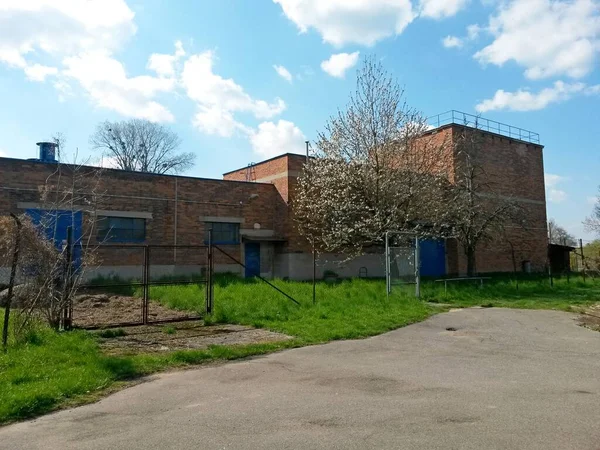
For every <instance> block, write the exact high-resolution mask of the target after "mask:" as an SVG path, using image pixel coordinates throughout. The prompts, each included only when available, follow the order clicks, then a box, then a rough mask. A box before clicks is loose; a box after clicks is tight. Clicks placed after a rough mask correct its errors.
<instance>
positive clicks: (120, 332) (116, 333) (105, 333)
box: [98, 328, 127, 339]
mask: <svg viewBox="0 0 600 450" xmlns="http://www.w3.org/2000/svg"><path fill="white" fill-rule="evenodd" d="M98 336H100V337H102V338H106V339H111V338H116V337H122V336H127V332H126V331H125V330H124V329H123V328H115V329H108V330H102V331H99V332H98Z"/></svg>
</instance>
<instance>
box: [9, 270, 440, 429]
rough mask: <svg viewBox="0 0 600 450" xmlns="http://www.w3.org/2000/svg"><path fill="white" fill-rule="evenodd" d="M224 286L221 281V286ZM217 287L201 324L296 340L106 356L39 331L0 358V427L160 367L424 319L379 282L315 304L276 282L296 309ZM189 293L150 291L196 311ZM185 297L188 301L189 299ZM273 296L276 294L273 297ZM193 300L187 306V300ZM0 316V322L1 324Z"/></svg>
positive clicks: (418, 307)
mask: <svg viewBox="0 0 600 450" xmlns="http://www.w3.org/2000/svg"><path fill="white" fill-rule="evenodd" d="M224 280H225V281H224ZM224 280H220V285H219V286H215V307H216V308H215V309H216V311H215V314H214V316H213V317H212V318H210V319H209V320H208V322H232V323H244V324H250V325H255V326H261V327H266V328H270V329H272V330H276V331H281V332H283V333H287V334H290V335H292V336H295V337H296V339H294V340H291V341H285V342H277V343H272V344H256V345H243V346H213V347H210V348H209V349H207V350H185V351H175V352H169V353H161V354H137V355H130V356H108V355H105V354H103V353H102V352H101V351H100V349H99V345H98V341H97V338H96V337H95V335H93V334H92V333H89V332H85V331H73V332H63V333H56V332H53V331H51V330H49V329H47V328H44V327H40V328H39V329H37V330H35V331H34V332H32V333H31V334H30V335H29V336H27V337H26V338H25V339H24V342H20V343H12V345H11V346H10V347H9V351H8V353H7V354H3V353H0V423H6V422H9V421H13V420H18V419H24V418H28V417H33V416H36V415H39V414H42V413H45V412H48V411H51V410H53V409H56V408H57V407H60V406H66V405H68V406H70V405H76V404H81V403H86V402H89V401H91V400H94V399H96V398H98V397H99V396H100V395H102V394H104V393H105V392H107V390H108V391H110V389H114V388H115V387H118V386H119V384H120V383H121V382H124V381H127V380H132V379H135V378H139V377H140V376H142V375H146V374H150V373H153V372H157V371H160V370H165V369H167V368H173V367H181V366H185V365H192V364H199V363H203V362H207V361H214V360H227V359H236V358H242V357H246V356H250V355H259V354H264V353H268V352H272V351H276V350H279V349H283V348H289V347H297V346H301V345H307V344H313V343H318V342H327V341H329V340H333V339H349V338H358V337H365V336H371V335H375V334H379V333H382V332H385V331H388V330H391V329H394V328H398V327H401V326H404V325H407V324H409V323H413V322H417V321H420V320H423V319H425V318H426V317H428V316H429V315H430V314H431V308H428V307H427V306H426V305H425V304H423V303H422V302H419V301H417V300H415V299H414V298H410V297H403V296H401V295H396V296H393V297H392V299H391V300H390V301H389V302H388V301H387V300H386V297H385V286H384V284H383V283H382V282H381V281H363V280H355V281H349V282H344V283H340V284H338V285H334V286H327V285H320V286H319V289H318V293H319V296H320V300H319V303H318V304H317V305H313V304H312V299H311V298H310V297H309V296H307V294H310V292H311V287H310V285H308V284H305V283H286V282H278V284H280V285H281V286H282V287H284V288H285V289H287V290H288V291H289V293H290V294H292V295H296V296H297V297H298V300H299V301H301V305H300V306H297V305H295V304H293V303H292V302H290V301H289V300H288V299H286V298H285V297H283V296H282V295H281V294H279V293H277V292H275V291H273V290H272V289H271V288H270V287H268V286H266V285H264V284H263V283H260V284H259V283H256V284H254V283H247V282H238V283H231V282H230V280H228V279H224ZM194 289H200V288H199V287H197V286H169V287H168V288H167V289H164V288H163V287H155V288H153V291H152V293H151V294H152V296H154V298H159V296H160V299H161V302H163V303H165V304H167V305H170V306H172V307H175V306H176V307H179V308H190V309H196V308H198V307H199V306H200V305H197V304H196V302H198V299H199V298H202V296H198V295H195V294H197V293H196V292H194ZM190 294H193V295H190ZM275 294H276V295H275ZM194 299H195V300H194ZM2 315H3V314H2V311H1V310H0V320H1V319H2Z"/></svg>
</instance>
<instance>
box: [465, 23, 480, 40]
mask: <svg viewBox="0 0 600 450" xmlns="http://www.w3.org/2000/svg"><path fill="white" fill-rule="evenodd" d="M479 33H481V27H480V26H479V25H477V24H472V25H469V26H468V27H467V38H468V39H469V40H471V41H472V40H475V39H477V38H478V37H479Z"/></svg>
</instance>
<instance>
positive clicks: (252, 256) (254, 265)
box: [244, 242, 260, 278]
mask: <svg viewBox="0 0 600 450" xmlns="http://www.w3.org/2000/svg"><path fill="white" fill-rule="evenodd" d="M245 250H246V259H245V262H244V264H245V265H246V278H251V277H256V276H258V275H260V243H255V242H247V243H246V247H245Z"/></svg>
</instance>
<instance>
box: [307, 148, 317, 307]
mask: <svg viewBox="0 0 600 450" xmlns="http://www.w3.org/2000/svg"><path fill="white" fill-rule="evenodd" d="M305 143H306V166H307V168H308V164H309V162H310V156H309V155H308V149H309V146H310V143H309V142H308V141H305ZM312 259H313V260H312V263H313V267H312V301H313V305H314V304H316V303H317V252H316V250H315V241H314V237H313V239H312Z"/></svg>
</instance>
